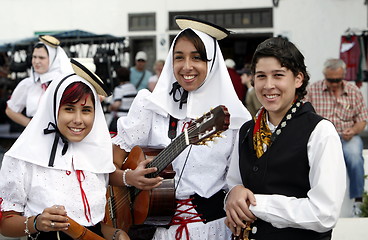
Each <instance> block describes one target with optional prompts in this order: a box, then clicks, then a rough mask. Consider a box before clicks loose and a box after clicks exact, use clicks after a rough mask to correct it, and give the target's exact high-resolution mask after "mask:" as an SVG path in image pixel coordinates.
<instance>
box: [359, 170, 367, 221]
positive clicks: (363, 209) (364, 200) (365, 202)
mask: <svg viewBox="0 0 368 240" xmlns="http://www.w3.org/2000/svg"><path fill="white" fill-rule="evenodd" d="M364 178H365V179H366V178H368V175H365V176H364ZM360 210H362V213H361V214H360V216H361V217H368V193H367V192H366V191H364V194H363V204H362V205H361V206H360Z"/></svg>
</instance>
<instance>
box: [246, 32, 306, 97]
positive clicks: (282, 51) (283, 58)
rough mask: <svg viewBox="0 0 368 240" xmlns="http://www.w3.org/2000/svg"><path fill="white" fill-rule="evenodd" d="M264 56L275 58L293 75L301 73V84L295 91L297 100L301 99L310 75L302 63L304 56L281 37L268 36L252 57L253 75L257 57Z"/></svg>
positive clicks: (304, 93)
mask: <svg viewBox="0 0 368 240" xmlns="http://www.w3.org/2000/svg"><path fill="white" fill-rule="evenodd" d="M264 57H274V58H276V59H277V60H278V61H279V62H280V64H281V66H282V67H285V68H287V69H289V70H290V71H291V72H292V73H293V74H294V76H297V75H298V74H299V73H302V74H303V76H304V80H303V84H302V85H301V86H300V87H299V88H297V89H296V93H295V94H296V96H297V97H298V99H299V100H301V99H303V98H304V96H305V95H306V94H307V91H306V88H307V85H308V83H309V79H310V77H309V74H308V72H307V67H306V66H305V64H304V56H303V54H302V53H301V52H300V51H299V50H298V49H297V48H296V46H295V45H294V44H293V43H292V42H290V41H288V40H287V39H285V38H282V37H273V38H269V39H267V40H265V41H263V42H262V43H260V44H259V45H258V47H257V49H256V51H255V52H254V55H253V58H252V63H251V71H252V74H253V75H254V73H255V69H256V64H257V63H258V61H259V59H260V58H264Z"/></svg>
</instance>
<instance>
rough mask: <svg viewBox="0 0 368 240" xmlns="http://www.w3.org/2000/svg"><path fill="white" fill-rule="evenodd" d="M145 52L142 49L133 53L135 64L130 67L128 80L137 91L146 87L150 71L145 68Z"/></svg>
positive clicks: (150, 74)
mask: <svg viewBox="0 0 368 240" xmlns="http://www.w3.org/2000/svg"><path fill="white" fill-rule="evenodd" d="M146 63H147V54H146V53H145V52H143V51H139V52H137V54H136V55H135V65H134V66H133V67H131V68H130V82H131V83H132V84H133V85H134V86H135V87H136V89H137V90H138V91H139V90H141V89H144V88H147V87H148V79H149V78H150V77H151V76H152V73H151V72H150V71H149V70H147V69H146Z"/></svg>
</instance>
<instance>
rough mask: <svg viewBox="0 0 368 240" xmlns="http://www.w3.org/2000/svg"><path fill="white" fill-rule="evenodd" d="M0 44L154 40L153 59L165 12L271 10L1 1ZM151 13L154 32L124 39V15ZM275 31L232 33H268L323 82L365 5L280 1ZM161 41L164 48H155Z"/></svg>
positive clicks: (257, 1) (252, 1)
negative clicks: (69, 36)
mask: <svg viewBox="0 0 368 240" xmlns="http://www.w3.org/2000/svg"><path fill="white" fill-rule="evenodd" d="M0 6H1V9H2V10H3V11H2V13H1V14H0V29H1V32H0V42H4V41H6V40H16V39H22V38H26V37H31V36H33V34H34V32H37V31H64V30H72V29H81V30H85V31H90V32H93V33H96V34H112V35H116V36H141V35H150V36H154V35H156V36H157V37H158V41H157V46H156V49H157V57H158V58H165V57H166V53H167V51H168V48H169V46H168V35H169V31H168V26H167V18H168V12H170V11H191V10H193V11H197V10H219V9H236V8H262V7H273V5H272V0H227V1H223V0H211V1H209V0H207V1H206V0H140V1H127V0H103V1H101V0H62V1H57V0H1V2H0ZM146 12H156V23H157V29H156V31H151V32H134V33H128V22H127V21H128V13H146ZM273 22H274V27H273V28H271V29H265V30H263V29H243V30H238V29H236V31H237V32H252V31H253V32H262V31H271V32H274V33H275V35H278V34H282V35H285V36H287V37H289V39H290V40H291V41H293V42H294V43H295V44H296V45H297V46H298V48H299V49H300V50H301V51H302V52H303V53H304V55H305V57H306V63H307V66H308V69H309V72H310V74H311V77H312V78H311V79H312V80H311V81H317V80H319V79H321V78H322V73H321V71H322V65H323V62H324V61H325V59H327V58H330V57H338V56H339V45H340V37H341V35H342V34H343V33H344V31H345V30H346V29H347V28H349V27H350V28H361V29H367V5H364V0H280V1H279V6H278V7H276V8H274V21H273ZM161 39H164V40H165V41H166V44H165V45H164V46H161V45H160V40H161Z"/></svg>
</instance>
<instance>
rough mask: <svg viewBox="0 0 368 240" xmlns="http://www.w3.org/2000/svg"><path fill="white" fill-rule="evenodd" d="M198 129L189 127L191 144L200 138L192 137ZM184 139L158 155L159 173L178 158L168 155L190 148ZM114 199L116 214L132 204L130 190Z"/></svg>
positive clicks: (183, 137)
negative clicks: (173, 159) (174, 158)
mask: <svg viewBox="0 0 368 240" xmlns="http://www.w3.org/2000/svg"><path fill="white" fill-rule="evenodd" d="M196 128H197V127H196V126H195V124H193V125H191V126H189V127H188V129H187V130H188V135H189V140H190V142H193V140H196V139H197V138H198V136H192V135H191V134H192V133H193V132H194V131H195V130H196ZM184 139H185V136H184V133H182V134H180V135H179V136H178V137H177V138H176V139H174V140H173V142H172V143H174V144H170V145H169V146H168V147H167V150H166V149H165V151H162V152H160V153H162V154H160V153H159V154H158V155H157V157H156V158H158V157H160V159H162V160H161V161H158V162H157V166H156V167H157V168H158V169H159V171H160V170H163V169H164V168H165V167H166V166H165V165H166V164H167V162H170V161H171V160H172V158H173V157H177V156H172V154H167V153H168V152H169V153H170V152H178V153H179V154H180V153H181V152H182V150H184V149H185V148H186V147H187V146H188V145H186V143H185V141H183V140H184ZM176 142H178V143H177V144H175V143H176ZM170 150H175V151H170ZM161 155H162V156H161ZM147 167H148V166H147ZM177 186H178V185H177ZM177 186H176V187H177ZM138 190H139V189H138ZM139 192H140V190H139V191H138V192H137V191H136V192H135V193H136V194H138V193H139ZM110 198H111V196H110V197H109V199H110ZM114 198H115V199H114V200H112V201H111V202H112V203H115V204H113V206H112V207H111V209H112V211H114V212H116V211H118V210H119V209H120V208H121V207H122V206H124V205H127V203H129V205H130V203H131V200H130V192H129V190H128V189H127V192H126V193H125V194H124V193H123V192H118V193H115V195H114ZM129 205H128V206H129ZM109 215H110V214H109ZM110 217H111V216H110Z"/></svg>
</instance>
